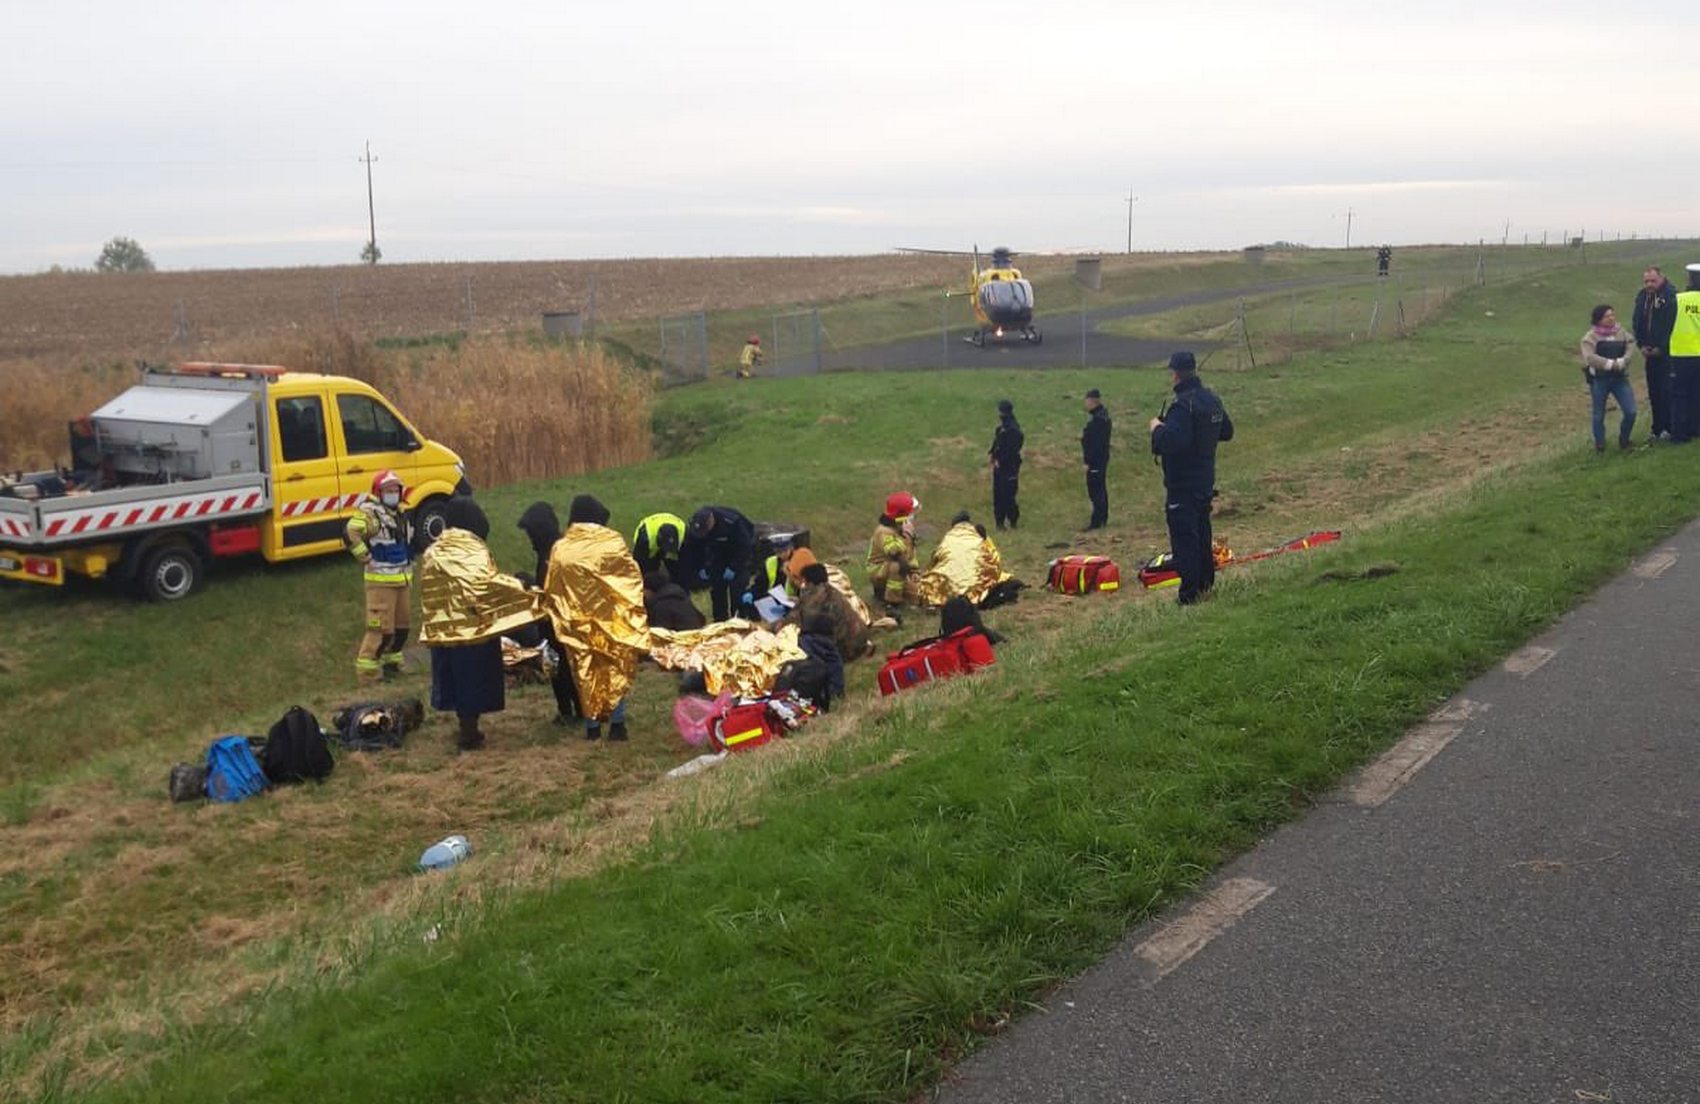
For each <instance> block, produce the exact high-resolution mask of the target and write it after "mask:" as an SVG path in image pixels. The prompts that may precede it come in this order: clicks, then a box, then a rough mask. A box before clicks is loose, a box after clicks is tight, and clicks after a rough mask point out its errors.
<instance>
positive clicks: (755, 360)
mask: <svg viewBox="0 0 1700 1104" xmlns="http://www.w3.org/2000/svg"><path fill="white" fill-rule="evenodd" d="M760 363H761V346H760V345H745V346H744V351H743V352H742V353H740V354H739V355H738V366H739V367H740V368H742V369H743V370H744V371H745V372H748V371H749V370H750V369H752V368H754V367H755V366H756V365H758V364H760Z"/></svg>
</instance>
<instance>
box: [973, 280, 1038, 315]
mask: <svg viewBox="0 0 1700 1104" xmlns="http://www.w3.org/2000/svg"><path fill="white" fill-rule="evenodd" d="M980 306H981V307H982V308H984V309H985V310H986V311H987V312H988V313H994V312H995V313H1007V312H1012V311H1031V310H1032V309H1033V285H1032V284H1030V283H1028V282H1027V281H1026V280H998V281H995V282H994V281H991V280H988V281H986V282H985V283H984V284H981V285H980Z"/></svg>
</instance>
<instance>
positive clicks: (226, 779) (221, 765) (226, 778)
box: [207, 736, 266, 801]
mask: <svg viewBox="0 0 1700 1104" xmlns="http://www.w3.org/2000/svg"><path fill="white" fill-rule="evenodd" d="M265 788H266V776H265V774H264V773H262V772H261V770H260V761H259V760H258V759H255V758H254V749H253V748H251V747H249V746H248V737H246V736H225V737H223V738H222V739H218V740H214V741H213V743H212V746H211V747H209V748H207V796H208V797H210V798H212V799H213V800H214V801H241V800H242V799H243V798H245V797H253V796H254V795H255V794H257V793H259V792H260V791H261V790H263V789H265Z"/></svg>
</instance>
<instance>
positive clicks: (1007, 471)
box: [986, 399, 1026, 529]
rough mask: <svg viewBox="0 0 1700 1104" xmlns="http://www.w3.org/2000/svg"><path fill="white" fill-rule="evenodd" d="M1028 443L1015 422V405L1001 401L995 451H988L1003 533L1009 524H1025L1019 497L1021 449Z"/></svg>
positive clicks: (994, 506) (994, 503) (995, 508)
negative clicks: (1022, 518) (1017, 499)
mask: <svg viewBox="0 0 1700 1104" xmlns="http://www.w3.org/2000/svg"><path fill="white" fill-rule="evenodd" d="M1025 443H1026V438H1025V437H1024V436H1023V435H1022V433H1021V423H1020V422H1018V421H1016V420H1015V404H1014V403H1012V402H1010V401H1009V400H1008V399H1000V400H999V401H998V428H997V429H996V431H994V432H993V433H992V447H991V448H990V449H987V450H986V455H988V456H990V457H991V458H992V517H993V518H994V520H996V521H997V523H998V528H999V529H1002V528H1003V527H1004V524H1005V523H1006V522H1007V523H1008V524H1009V527H1010V528H1011V529H1014V528H1015V524H1016V522H1018V521H1020V520H1021V506H1020V504H1018V503H1017V502H1016V501H1015V496H1016V493H1017V492H1018V491H1020V489H1021V446H1022V445H1023V444H1025Z"/></svg>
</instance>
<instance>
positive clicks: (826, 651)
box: [797, 615, 844, 712]
mask: <svg viewBox="0 0 1700 1104" xmlns="http://www.w3.org/2000/svg"><path fill="white" fill-rule="evenodd" d="M797 647H799V648H801V649H803V653H804V654H805V655H807V656H808V657H809V658H810V659H812V660H815V661H816V662H818V663H820V665H821V666H822V667H824V668H826V696H825V697H824V698H821V699H818V700H817V701H816V703H815V704H817V705H819V706H820V707H821V709H822V710H823V711H825V712H830V711H831V710H832V699H833V698H842V697H843V696H844V657H843V656H842V655H840V654H839V651H838V645H837V643H836V642H835V641H834V640H833V625H832V621H831V619H830V618H827V617H824V616H820V615H817V616H814V617H811V618H809V619H808V620H807V621H805V622H803V631H802V632H801V633H799V634H798V636H797Z"/></svg>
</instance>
